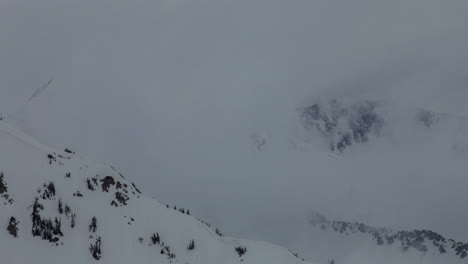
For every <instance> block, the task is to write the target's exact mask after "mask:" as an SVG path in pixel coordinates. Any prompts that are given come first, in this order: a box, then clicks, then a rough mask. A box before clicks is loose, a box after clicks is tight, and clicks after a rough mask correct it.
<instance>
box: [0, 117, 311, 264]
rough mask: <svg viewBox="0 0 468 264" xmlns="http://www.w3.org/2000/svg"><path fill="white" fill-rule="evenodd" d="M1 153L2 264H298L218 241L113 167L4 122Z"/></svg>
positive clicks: (264, 249) (281, 254)
mask: <svg viewBox="0 0 468 264" xmlns="http://www.w3.org/2000/svg"><path fill="white" fill-rule="evenodd" d="M0 149H1V151H0V200H1V202H2V203H1V204H0V226H1V228H0V252H1V260H2V261H1V262H2V263H10V264H14V263H112V264H117V263H182V264H187V263H191V264H196V263H200V264H201V263H203V264H206V263H213V264H214V263H216V264H218V263H241V262H242V263H278V264H285V263H290V264H293V263H302V260H301V259H299V258H297V257H296V256H294V254H293V253H291V252H290V251H288V250H287V249H284V248H281V247H278V246H275V245H272V244H269V243H265V242H254V241H248V240H242V239H234V238H229V237H224V236H223V235H222V234H221V232H220V231H219V230H216V231H213V230H211V229H210V228H209V227H208V225H207V224H205V223H203V222H202V221H199V220H197V219H196V218H194V217H193V216H191V215H190V211H189V210H186V209H182V208H177V207H175V206H173V205H163V204H160V203H159V202H157V201H156V200H154V199H151V198H148V197H146V196H145V195H143V194H142V193H141V192H140V190H139V189H138V188H137V186H136V185H135V184H134V183H132V182H130V181H129V180H128V179H126V178H125V177H124V176H123V175H122V174H121V173H119V172H118V171H117V170H115V169H114V168H113V167H111V166H105V165H101V164H97V163H94V162H92V161H89V160H87V159H86V158H84V157H81V156H79V155H78V154H75V152H74V151H72V150H70V149H65V150H64V151H57V150H54V149H51V148H49V147H47V146H44V145H42V144H41V143H39V142H37V141H36V140H34V139H33V138H31V137H30V136H28V135H26V134H25V133H23V132H21V131H19V130H18V129H16V128H15V127H14V126H12V125H10V124H8V123H6V122H5V121H4V120H3V121H0Z"/></svg>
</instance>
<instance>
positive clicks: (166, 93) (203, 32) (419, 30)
mask: <svg viewBox="0 0 468 264" xmlns="http://www.w3.org/2000/svg"><path fill="white" fill-rule="evenodd" d="M467 11H468V3H466V1H455V0H453V1H441V0H424V1H423V0H410V1H408V0H406V1H403V0H397V1H371V0H357V1H344V0H341V1H299V0H293V1H284V0H270V1H266V0H255V1H228V0H217V1H214V0H198V1H183V0H173V1H149V0H137V1H131V2H129V1H120V0H119V1H110V0H103V1H90V0H84V1H75V0H66V1H53V0H42V1H31V0H20V1H3V2H2V3H0V43H2V44H1V46H0V87H1V88H0V105H1V107H0V111H1V112H3V113H4V114H6V115H7V116H8V118H9V119H10V120H12V121H11V122H15V123H17V124H18V125H19V126H20V127H22V128H23V129H25V130H26V131H27V132H29V133H30V134H33V135H34V136H36V137H38V138H39V139H40V140H42V141H44V142H45V143H48V144H49V145H53V146H56V147H58V148H64V147H65V146H70V147H72V148H74V149H76V150H78V151H79V152H80V153H82V154H84V155H87V156H91V157H93V158H95V159H97V160H101V161H104V162H108V163H111V164H113V165H115V166H116V167H118V168H120V169H121V170H122V171H123V172H125V173H126V174H129V175H131V177H132V179H134V180H135V181H136V182H139V183H140V185H141V187H142V189H143V190H144V191H145V192H146V193H149V194H150V195H152V196H155V197H156V198H158V199H159V200H161V201H162V202H170V203H177V204H179V205H181V206H187V207H191V208H193V211H194V212H195V214H197V215H198V216H200V217H202V218H206V219H208V220H209V221H212V222H214V223H215V224H216V225H222V227H223V228H224V229H226V230H227V231H228V233H230V234H236V235H243V236H248V237H252V238H257V239H269V240H274V241H275V242H278V243H283V242H284V241H288V240H287V239H285V238H284V237H283V235H284V233H281V232H279V233H278V234H271V232H269V230H270V229H271V228H272V227H273V226H274V227H276V226H280V227H281V228H283V229H284V230H285V232H286V231H287V229H288V228H290V227H291V226H290V224H291V223H293V222H294V221H302V219H305V218H304V217H305V216H306V215H307V213H308V211H309V209H310V210H312V209H313V210H321V211H325V212H327V213H329V214H331V215H334V216H338V217H344V218H346V217H350V218H362V219H363V220H366V221H369V222H374V223H376V224H384V225H385V224H389V225H395V226H401V227H410V228H413V227H429V228H435V229H438V230H441V231H445V232H448V233H450V234H451V235H454V236H459V237H460V238H461V239H468V233H466V232H461V231H460V232H459V230H458V229H459V228H461V227H462V223H464V222H465V223H466V220H467V219H468V214H466V213H465V212H464V210H461V209H460V208H463V206H464V205H463V204H462V203H461V201H463V199H465V200H466V198H467V197H466V194H463V193H464V186H467V185H466V183H467V182H466V181H467V180H466V179H465V178H464V177H463V176H462V173H463V170H465V171H466V168H464V167H463V164H464V163H465V161H466V156H462V157H453V156H449V155H448V154H447V153H448V151H445V150H441V148H440V146H439V145H437V144H436V143H434V142H436V141H438V140H439V139H440V138H447V137H450V136H448V135H449V133H450V131H448V132H447V131H439V132H437V134H436V135H437V136H434V138H428V139H427V140H428V141H429V142H432V143H430V144H427V143H425V142H424V141H423V140H422V139H420V136H419V135H414V134H413V133H414V130H412V128H408V129H407V128H401V130H402V131H404V132H402V133H404V134H405V133H406V134H409V136H408V137H405V138H410V139H412V140H410V141H409V142H397V143H398V144H397V143H395V142H393V143H389V142H386V143H380V144H377V145H376V146H372V147H363V148H358V149H357V150H355V151H353V152H352V153H351V154H352V155H347V156H346V157H344V158H343V159H341V160H339V161H337V160H336V159H330V158H329V156H327V155H326V151H327V150H326V149H325V148H321V147H319V146H315V145H313V146H314V147H313V148H312V150H309V151H308V152H299V151H297V150H294V149H291V147H290V146H291V139H294V140H295V139H297V138H298V137H299V138H300V136H299V135H300V134H301V133H303V131H302V130H301V127H300V124H299V123H298V117H297V112H296V109H297V108H298V107H301V106H305V105H307V104H309V103H311V102H312V101H314V100H316V99H317V98H320V99H322V98H331V97H346V98H354V99H367V98H372V99H378V100H385V101H391V102H394V103H396V104H398V105H402V106H406V107H407V106H414V107H428V108H430V109H433V110H437V111H442V112H449V113H455V114H458V115H468V104H466V98H468V80H467V77H466V76H467V74H466V73H467V71H468V55H467V54H468V48H466V47H468V37H467V36H468V34H467V33H468V32H467V26H468V21H467V16H466V13H467ZM51 76H53V77H54V82H53V83H52V85H51V86H50V87H49V88H48V89H47V90H45V91H44V92H43V93H42V94H41V96H40V97H38V98H36V99H35V100H33V101H31V102H30V103H29V104H26V102H27V99H28V98H29V96H30V95H31V94H32V93H33V92H34V91H35V90H36V89H37V88H38V87H40V86H41V85H42V84H43V83H44V82H47V81H48V80H49V78H50V77H51ZM253 133H263V134H265V135H267V137H268V142H269V145H268V147H267V149H266V150H265V152H263V153H258V152H255V151H252V148H251V141H250V137H251V135H252V134H253ZM406 134H405V135H406ZM434 161H437V163H435V162H434ZM369 164H370V165H369ZM463 168H464V169H463ZM442 176H443V179H442V178H441V177H442ZM442 183H445V184H442ZM370 197H371V198H370ZM427 201H431V203H432V204H431V203H427ZM387 208H393V210H391V212H390V211H389V210H387ZM438 215H452V216H454V215H455V216H456V218H454V219H452V218H451V219H445V220H441V218H440V217H439V216H438ZM294 217H297V218H296V220H294V219H293V220H290V219H291V218H294ZM291 221H292V222H291ZM452 227H453V228H452Z"/></svg>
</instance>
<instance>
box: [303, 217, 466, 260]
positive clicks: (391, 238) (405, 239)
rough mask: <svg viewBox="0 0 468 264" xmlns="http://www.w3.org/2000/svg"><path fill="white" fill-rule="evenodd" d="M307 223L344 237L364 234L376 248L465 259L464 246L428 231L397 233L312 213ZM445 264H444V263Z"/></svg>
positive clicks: (462, 243)
mask: <svg viewBox="0 0 468 264" xmlns="http://www.w3.org/2000/svg"><path fill="white" fill-rule="evenodd" d="M309 223H310V224H311V225H312V226H314V227H317V228H320V229H321V230H323V231H330V232H335V233H337V234H340V235H343V236H345V237H353V236H356V235H364V236H365V237H366V239H368V240H371V241H373V242H374V243H375V244H376V245H377V246H381V247H386V246H388V247H396V248H397V249H400V250H401V251H402V252H407V251H408V250H413V251H416V252H419V253H421V254H432V255H437V256H439V257H443V256H444V255H449V256H451V257H453V256H455V258H456V259H458V261H459V262H460V263H463V261H466V259H468V258H467V256H468V243H464V242H460V241H455V240H453V239H450V238H445V237H444V236H442V235H441V234H438V233H436V232H433V231H431V230H413V231H397V230H393V229H390V228H378V227H372V226H369V225H366V224H364V223H358V222H347V221H335V220H328V219H327V218H326V217H325V216H323V215H320V214H318V213H314V214H313V215H312V216H311V217H310V218H309ZM447 263H448V262H447Z"/></svg>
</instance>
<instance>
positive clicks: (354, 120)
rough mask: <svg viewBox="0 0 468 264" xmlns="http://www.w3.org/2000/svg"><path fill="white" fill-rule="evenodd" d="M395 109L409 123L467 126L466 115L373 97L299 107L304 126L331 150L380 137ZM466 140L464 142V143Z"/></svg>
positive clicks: (426, 126) (431, 126)
mask: <svg viewBox="0 0 468 264" xmlns="http://www.w3.org/2000/svg"><path fill="white" fill-rule="evenodd" d="M395 112H399V114H400V117H402V118H401V119H404V120H403V121H404V122H406V124H408V123H410V124H412V125H414V126H417V127H421V128H425V129H431V128H433V127H436V126H437V125H439V124H440V123H442V122H443V121H446V122H448V121H452V122H453V121H455V122H453V123H451V124H450V125H452V126H455V127H453V129H460V128H461V127H462V126H459V125H457V124H455V123H459V124H463V125H464V129H465V130H466V127H467V126H466V124H468V120H467V119H466V118H465V117H460V116H456V115H450V114H445V113H438V112H435V111H432V110H428V109H422V108H417V107H413V108H411V107H407V108H405V109H398V107H397V106H394V105H392V104H391V103H388V102H381V101H372V100H357V101H351V102H349V101H341V100H338V99H332V100H328V101H325V102H319V103H313V104H311V105H310V106H308V107H305V108H302V109H300V111H299V114H300V116H301V120H302V123H303V126H304V127H305V128H306V129H307V130H310V131H315V132H318V134H319V135H320V136H321V137H322V138H324V139H325V140H326V141H327V143H328V145H329V149H330V150H331V151H336V152H343V151H345V150H346V149H348V148H350V147H352V146H353V145H356V144H366V143H368V142H369V141H371V140H372V139H377V138H379V137H381V136H382V134H384V133H383V131H384V130H385V129H392V126H394V125H395V124H394V123H392V122H393V121H394V120H391V121H390V120H388V119H389V116H392V114H394V113H395ZM402 113H403V114H402ZM400 121H402V120H400ZM465 143H466V142H461V144H462V145H463V146H464V144H465ZM463 146H461V147H463ZM457 147H460V146H457ZM463 148H464V147H463Z"/></svg>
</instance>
